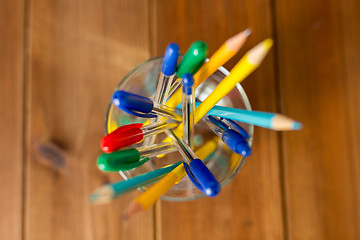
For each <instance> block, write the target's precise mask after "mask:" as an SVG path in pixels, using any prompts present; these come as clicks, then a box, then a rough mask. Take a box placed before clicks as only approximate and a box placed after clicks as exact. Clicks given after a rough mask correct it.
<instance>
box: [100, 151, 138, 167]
mask: <svg viewBox="0 0 360 240" xmlns="http://www.w3.org/2000/svg"><path fill="white" fill-rule="evenodd" d="M139 159H140V153H139V151H138V150H136V149H135V148H130V149H126V150H122V151H116V152H112V153H103V154H101V155H100V156H99V157H98V159H97V166H98V168H99V169H100V170H102V171H121V170H123V169H124V167H125V166H127V165H133V164H134V163H137V162H138V161H139Z"/></svg>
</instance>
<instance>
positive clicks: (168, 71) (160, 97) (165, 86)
mask: <svg viewBox="0 0 360 240" xmlns="http://www.w3.org/2000/svg"><path fill="white" fill-rule="evenodd" d="M178 56H179V46H178V45H177V44H176V43H171V44H169V45H168V46H167V48H166V51H165V54H164V59H163V63H162V66H161V73H160V77H159V81H158V85H157V88H156V92H155V96H154V102H156V103H160V104H164V103H165V102H166V99H167V96H168V92H169V89H170V86H171V84H172V82H173V79H174V78H175V76H176V74H175V71H176V66H177V59H178Z"/></svg>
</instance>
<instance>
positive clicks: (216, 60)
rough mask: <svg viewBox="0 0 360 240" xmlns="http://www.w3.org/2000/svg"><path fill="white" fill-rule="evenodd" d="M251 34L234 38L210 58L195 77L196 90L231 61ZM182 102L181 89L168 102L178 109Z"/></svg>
mask: <svg viewBox="0 0 360 240" xmlns="http://www.w3.org/2000/svg"><path fill="white" fill-rule="evenodd" d="M250 34H251V29H250V28H248V29H246V30H244V31H242V32H240V33H238V34H236V35H235V36H232V37H231V38H229V39H228V40H226V41H225V43H223V44H222V45H221V46H220V48H219V49H218V50H217V51H216V52H215V53H214V54H213V55H212V56H211V57H210V59H209V61H208V62H206V63H204V65H203V66H201V68H200V69H199V71H197V72H196V74H195V75H194V81H195V83H194V88H197V87H198V86H199V85H200V84H201V83H202V82H204V81H205V80H206V79H207V78H208V77H210V76H211V74H213V73H214V72H215V71H216V70H217V69H218V68H219V67H221V66H222V65H224V64H225V63H226V62H227V61H229V60H230V59H231V58H232V57H233V56H234V55H235V54H236V53H237V52H238V51H239V49H240V48H241V47H242V45H243V44H244V43H245V41H246V39H247V37H248V36H249V35H250ZM180 102H181V89H178V90H177V91H176V92H175V93H174V94H173V95H172V96H171V97H170V98H169V100H168V101H167V102H166V105H167V106H169V107H176V106H177V105H179V103H180Z"/></svg>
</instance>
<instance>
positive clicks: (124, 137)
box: [100, 123, 143, 153]
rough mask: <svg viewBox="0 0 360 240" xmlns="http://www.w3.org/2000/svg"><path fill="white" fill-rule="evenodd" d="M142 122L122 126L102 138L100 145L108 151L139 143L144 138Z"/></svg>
mask: <svg viewBox="0 0 360 240" xmlns="http://www.w3.org/2000/svg"><path fill="white" fill-rule="evenodd" d="M142 126H143V124H142V123H133V124H128V125H124V126H121V127H119V128H117V129H116V130H115V131H113V132H111V133H109V134H108V135H106V136H105V137H103V139H101V142H100V147H101V149H102V150H103V151H104V152H106V153H111V152H114V151H116V150H119V149H120V148H123V147H126V146H130V145H132V144H135V143H138V142H140V141H141V140H142V139H143V132H142V130H141V129H140V128H141V127H142Z"/></svg>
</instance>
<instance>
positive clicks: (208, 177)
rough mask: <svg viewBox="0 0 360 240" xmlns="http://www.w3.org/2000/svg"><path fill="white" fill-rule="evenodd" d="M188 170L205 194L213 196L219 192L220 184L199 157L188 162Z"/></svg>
mask: <svg viewBox="0 0 360 240" xmlns="http://www.w3.org/2000/svg"><path fill="white" fill-rule="evenodd" d="M189 170H190V172H191V174H192V175H193V176H194V178H195V180H196V181H197V182H198V184H199V185H200V187H201V189H200V190H201V191H202V192H203V193H204V194H205V195H206V196H209V197H214V196H216V195H218V194H219V192H220V189H221V185H220V183H219V182H218V181H217V180H216V178H215V177H214V175H213V174H212V173H211V172H210V170H209V169H208V168H207V167H206V166H205V164H204V163H203V161H201V160H200V159H194V160H192V161H191V162H190V164H189ZM190 179H191V178H190ZM192 181H193V180H192Z"/></svg>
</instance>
